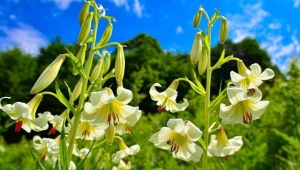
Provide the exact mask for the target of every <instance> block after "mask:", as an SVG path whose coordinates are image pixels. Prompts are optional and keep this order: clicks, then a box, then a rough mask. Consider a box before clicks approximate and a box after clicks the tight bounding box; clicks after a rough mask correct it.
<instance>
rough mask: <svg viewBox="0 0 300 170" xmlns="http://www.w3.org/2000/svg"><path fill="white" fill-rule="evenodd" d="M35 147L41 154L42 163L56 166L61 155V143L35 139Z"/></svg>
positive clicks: (37, 137) (49, 139) (35, 137)
mask: <svg viewBox="0 0 300 170" xmlns="http://www.w3.org/2000/svg"><path fill="white" fill-rule="evenodd" d="M33 147H34V149H35V150H36V151H37V152H38V153H39V154H40V159H41V160H42V161H48V162H49V163H51V164H52V165H55V162H56V160H57V159H58V158H57V157H58V153H59V141H58V140H55V139H51V138H41V137H39V136H34V137H33Z"/></svg>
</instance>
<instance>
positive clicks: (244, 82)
mask: <svg viewBox="0 0 300 170" xmlns="http://www.w3.org/2000/svg"><path fill="white" fill-rule="evenodd" d="M237 66H238V72H239V73H236V72H234V71H231V72H230V77H231V80H232V83H233V84H234V85H236V86H238V87H240V88H242V89H244V90H246V89H247V87H248V86H249V84H250V83H253V84H254V85H256V86H257V87H258V86H260V85H261V84H262V83H263V80H269V79H271V78H273V77H274V76H275V73H274V71H273V70H272V69H270V68H267V69H265V70H264V71H263V72H261V71H262V70H261V67H260V66H259V65H258V64H257V63H255V64H252V65H251V66H250V70H249V69H248V68H247V67H246V66H245V64H244V62H243V61H242V60H239V61H238V62H237Z"/></svg>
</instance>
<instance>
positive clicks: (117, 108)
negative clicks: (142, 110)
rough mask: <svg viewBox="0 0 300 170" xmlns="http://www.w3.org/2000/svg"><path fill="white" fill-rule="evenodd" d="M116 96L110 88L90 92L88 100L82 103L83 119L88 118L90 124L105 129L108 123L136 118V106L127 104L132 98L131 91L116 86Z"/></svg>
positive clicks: (130, 120) (134, 119)
mask: <svg viewBox="0 0 300 170" xmlns="http://www.w3.org/2000/svg"><path fill="white" fill-rule="evenodd" d="M117 94H118V96H117V97H115V95H114V94H113V92H112V90H111V89H110V88H106V89H105V90H102V91H98V92H92V93H91V97H90V102H86V103H85V105H84V112H83V114H82V117H83V119H85V120H90V124H95V125H98V126H99V128H101V129H106V128H107V127H108V126H109V125H110V124H113V125H117V124H118V123H121V124H126V123H127V122H135V121H137V119H138V112H139V108H138V107H132V106H129V105H127V104H128V103H129V102H130V101H131V99H132V92H131V91H130V90H127V89H125V88H123V87H118V89H117Z"/></svg>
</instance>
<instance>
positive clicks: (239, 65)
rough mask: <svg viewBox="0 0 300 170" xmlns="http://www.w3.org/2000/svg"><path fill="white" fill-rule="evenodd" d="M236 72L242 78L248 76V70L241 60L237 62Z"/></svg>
mask: <svg viewBox="0 0 300 170" xmlns="http://www.w3.org/2000/svg"><path fill="white" fill-rule="evenodd" d="M237 68H238V72H239V74H240V75H242V76H247V77H248V75H249V74H250V73H249V70H248V68H247V67H246V66H245V64H244V62H243V60H239V61H237Z"/></svg>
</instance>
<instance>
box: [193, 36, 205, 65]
mask: <svg viewBox="0 0 300 170" xmlns="http://www.w3.org/2000/svg"><path fill="white" fill-rule="evenodd" d="M201 51H202V41H201V32H197V33H196V35H195V39H194V42H193V46H192V51H191V62H192V64H196V63H197V61H198V60H199V58H200V55H201Z"/></svg>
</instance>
